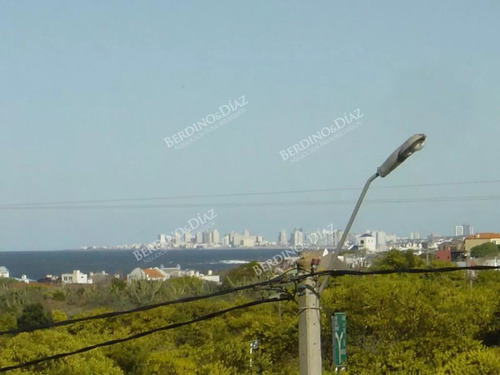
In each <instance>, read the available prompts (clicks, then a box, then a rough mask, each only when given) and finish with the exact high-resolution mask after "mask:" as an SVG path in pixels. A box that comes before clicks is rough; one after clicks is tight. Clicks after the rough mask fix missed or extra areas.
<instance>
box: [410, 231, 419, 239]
mask: <svg viewBox="0 0 500 375" xmlns="http://www.w3.org/2000/svg"><path fill="white" fill-rule="evenodd" d="M419 239H420V233H418V232H411V233H410V240H419Z"/></svg>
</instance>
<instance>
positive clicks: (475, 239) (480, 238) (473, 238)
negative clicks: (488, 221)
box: [464, 233, 500, 254]
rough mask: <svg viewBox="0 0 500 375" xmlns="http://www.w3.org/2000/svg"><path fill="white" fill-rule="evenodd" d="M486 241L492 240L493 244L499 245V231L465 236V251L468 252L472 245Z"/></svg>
mask: <svg viewBox="0 0 500 375" xmlns="http://www.w3.org/2000/svg"><path fill="white" fill-rule="evenodd" d="M487 242H492V243H494V244H495V245H500V233H477V234H472V235H470V236H467V237H465V242H464V249H465V252H466V253H467V254H469V253H470V250H471V249H472V248H473V247H475V246H478V245H482V244H484V243H487Z"/></svg>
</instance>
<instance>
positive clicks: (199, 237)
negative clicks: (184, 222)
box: [196, 231, 203, 244]
mask: <svg viewBox="0 0 500 375" xmlns="http://www.w3.org/2000/svg"><path fill="white" fill-rule="evenodd" d="M196 243H197V244H200V243H203V232H200V231H198V232H196Z"/></svg>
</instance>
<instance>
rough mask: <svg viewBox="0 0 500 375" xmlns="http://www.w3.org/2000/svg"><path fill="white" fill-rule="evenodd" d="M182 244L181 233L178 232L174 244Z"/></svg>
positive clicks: (175, 234)
mask: <svg viewBox="0 0 500 375" xmlns="http://www.w3.org/2000/svg"><path fill="white" fill-rule="evenodd" d="M180 244H181V235H180V234H179V233H178V232H175V233H174V246H179V245H180Z"/></svg>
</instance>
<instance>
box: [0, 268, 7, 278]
mask: <svg viewBox="0 0 500 375" xmlns="http://www.w3.org/2000/svg"><path fill="white" fill-rule="evenodd" d="M0 277H9V270H8V269H7V267H4V266H1V267H0Z"/></svg>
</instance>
